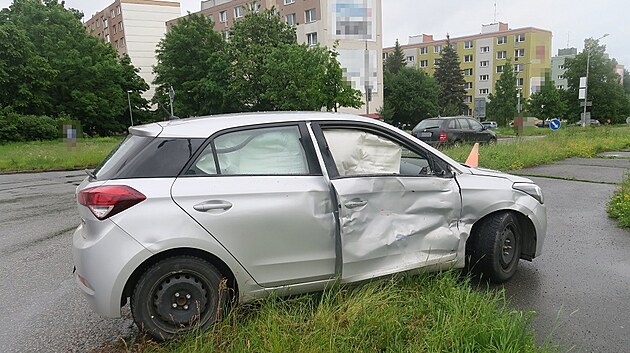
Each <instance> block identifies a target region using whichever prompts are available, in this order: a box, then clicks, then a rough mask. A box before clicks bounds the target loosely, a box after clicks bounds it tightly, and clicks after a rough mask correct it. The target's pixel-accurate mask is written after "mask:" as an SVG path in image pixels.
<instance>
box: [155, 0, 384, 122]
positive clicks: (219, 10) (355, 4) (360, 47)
mask: <svg viewBox="0 0 630 353" xmlns="http://www.w3.org/2000/svg"><path fill="white" fill-rule="evenodd" d="M272 8H274V9H275V10H276V11H277V12H278V14H279V15H280V17H281V18H282V20H283V21H285V22H286V23H288V24H290V25H292V26H295V28H296V33H297V41H298V43H306V44H308V45H321V46H325V47H328V48H331V47H332V46H333V44H334V43H335V42H338V46H337V51H338V52H339V57H338V60H339V62H340V63H341V66H342V67H343V68H344V74H345V75H346V79H347V80H348V81H349V82H350V83H351V85H352V87H353V88H354V89H357V90H359V91H361V93H362V94H363V100H364V102H365V100H366V99H367V96H368V94H366V92H370V96H371V100H370V102H369V104H364V106H363V107H362V108H359V109H353V108H341V109H340V111H343V112H349V113H357V114H366V113H368V114H375V113H376V112H377V110H378V109H379V108H381V107H382V105H383V59H382V51H383V49H382V48H383V42H382V15H381V13H382V11H381V9H382V7H381V0H255V1H252V0H208V1H203V2H202V3H201V11H200V12H199V14H202V15H203V16H206V17H208V18H210V19H212V21H213V22H214V29H215V31H217V32H220V33H222V34H223V35H224V37H225V38H226V39H227V40H229V37H230V28H232V26H233V25H234V23H235V21H238V19H239V18H241V17H243V16H245V14H247V13H248V12H250V11H260V10H261V9H272ZM175 23H177V19H175V20H172V21H168V22H167V27H170V26H173V25H174V24H175ZM368 106H369V109H368Z"/></svg>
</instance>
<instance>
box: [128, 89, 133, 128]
mask: <svg viewBox="0 0 630 353" xmlns="http://www.w3.org/2000/svg"><path fill="white" fill-rule="evenodd" d="M131 92H132V91H131V90H128V91H127V102H129V118H130V119H131V126H133V112H132V111H131V97H130V96H129V93H131Z"/></svg>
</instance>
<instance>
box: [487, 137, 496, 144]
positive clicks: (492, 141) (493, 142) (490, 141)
mask: <svg viewBox="0 0 630 353" xmlns="http://www.w3.org/2000/svg"><path fill="white" fill-rule="evenodd" d="M488 144H490V145H496V144H497V138H496V137H491V138H490V140H489V141H488Z"/></svg>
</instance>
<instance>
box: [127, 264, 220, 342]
mask: <svg viewBox="0 0 630 353" xmlns="http://www.w3.org/2000/svg"><path fill="white" fill-rule="evenodd" d="M225 287H226V286H225V281H224V280H223V276H222V275H221V273H220V272H219V271H218V270H217V269H216V268H215V267H214V266H212V265H211V264H210V263H208V262H207V261H205V260H202V259H200V258H197V257H192V256H177V257H170V258H167V259H164V260H162V261H160V262H158V263H156V264H155V265H153V266H151V267H150V268H149V269H148V270H147V271H146V272H145V273H144V274H143V275H142V277H141V278H140V280H139V281H138V284H137V285H136V288H135V290H134V292H133V295H132V298H131V312H132V314H133V318H134V321H135V323H136V325H137V326H138V328H139V329H140V330H141V331H144V332H146V333H148V334H150V335H151V336H153V337H154V338H155V339H157V340H161V341H163V340H167V339H170V338H173V337H174V336H175V335H177V334H178V333H180V332H182V331H187V330H190V329H191V328H193V327H199V328H200V329H204V328H206V327H208V326H209V325H211V324H212V323H214V322H215V321H217V320H218V319H219V318H220V315H221V313H222V310H223V308H224V304H225V302H226V297H227V296H226V288H225Z"/></svg>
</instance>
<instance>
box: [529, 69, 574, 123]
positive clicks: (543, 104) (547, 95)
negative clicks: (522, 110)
mask: <svg viewBox="0 0 630 353" xmlns="http://www.w3.org/2000/svg"><path fill="white" fill-rule="evenodd" d="M527 111H528V112H530V113H531V114H533V115H534V116H536V117H538V118H540V119H547V118H558V119H564V118H565V117H566V113H567V102H566V101H565V99H564V96H563V94H562V93H561V91H560V90H559V89H557V88H556V85H555V83H554V81H553V80H552V79H551V74H550V73H548V72H547V73H546V74H545V82H544V84H543V86H542V87H541V89H540V91H538V92H535V93H533V94H532V95H531V96H530V97H529V100H528V102H527Z"/></svg>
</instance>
